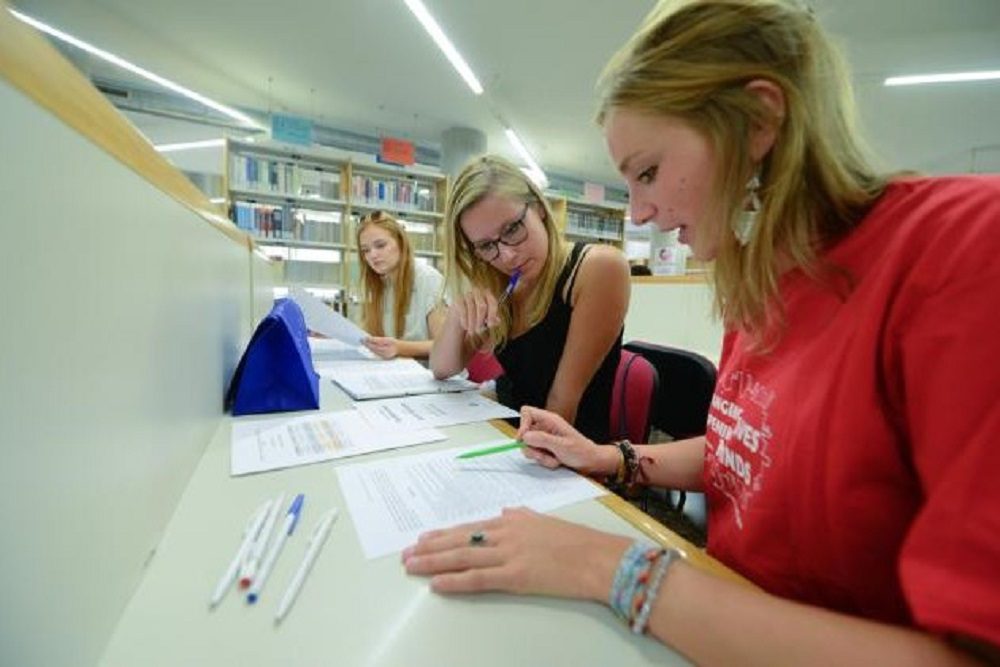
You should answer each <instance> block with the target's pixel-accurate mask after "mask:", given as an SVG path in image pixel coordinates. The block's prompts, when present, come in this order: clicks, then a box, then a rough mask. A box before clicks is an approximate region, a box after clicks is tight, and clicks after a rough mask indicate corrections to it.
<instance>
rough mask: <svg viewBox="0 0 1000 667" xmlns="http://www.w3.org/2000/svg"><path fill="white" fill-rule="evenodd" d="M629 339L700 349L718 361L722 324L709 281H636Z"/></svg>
mask: <svg viewBox="0 0 1000 667" xmlns="http://www.w3.org/2000/svg"><path fill="white" fill-rule="evenodd" d="M624 340H625V342H628V341H631V340H644V341H647V342H650V343H659V344H661V345H668V346H671V347H679V348H682V349H685V350H691V351H693V352H697V353H699V354H701V355H703V356H705V357H707V358H709V359H711V360H712V362H713V363H715V364H716V365H718V361H719V353H720V351H721V350H722V325H721V324H720V323H719V322H718V321H716V320H715V318H714V317H713V316H712V292H711V288H710V287H709V286H708V285H707V284H706V283H681V282H677V283H655V282H638V281H633V282H632V297H631V299H630V301H629V307H628V313H627V314H626V315H625V337H624Z"/></svg>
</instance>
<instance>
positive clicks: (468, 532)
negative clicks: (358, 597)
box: [403, 508, 631, 602]
mask: <svg viewBox="0 0 1000 667" xmlns="http://www.w3.org/2000/svg"><path fill="white" fill-rule="evenodd" d="M473 535H479V536H481V538H482V539H480V540H474V538H473ZM630 542H631V540H629V539H628V538H627V537H623V536H621V535H612V534H610V533H603V532H600V531H597V530H594V529H592V528H587V527H585V526H581V525H578V524H575V523H570V522H568V521H563V520H561V519H556V518H554V517H551V516H548V515H544V514H538V513H536V512H533V511H531V510H528V509H524V508H518V509H505V510H504V511H503V513H502V514H501V515H500V516H499V517H496V518H495V519H490V520H489V521H480V522H475V523H468V524H464V525H461V526H455V527H454V528H447V529H444V530H435V531H431V532H429V533H424V534H423V535H421V536H420V539H419V540H418V541H417V543H416V544H414V545H413V546H411V547H408V548H407V549H406V550H404V551H403V564H404V566H405V567H406V571H407V572H408V573H409V574H419V575H425V576H430V577H431V588H432V589H434V590H435V591H437V592H439V593H478V592H483V591H504V592H508V593H521V594H535V595H552V596H556V597H567V598H584V599H591V600H596V601H599V602H605V601H606V600H607V598H608V593H609V591H610V590H611V582H612V579H613V577H614V573H615V569H616V568H617V567H618V561H619V560H621V556H622V554H623V553H624V552H625V549H626V548H627V547H628V545H629V543H630Z"/></svg>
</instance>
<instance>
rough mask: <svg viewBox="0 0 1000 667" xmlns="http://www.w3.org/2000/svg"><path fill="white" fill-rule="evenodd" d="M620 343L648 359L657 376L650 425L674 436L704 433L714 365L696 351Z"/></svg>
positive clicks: (713, 385)
mask: <svg viewBox="0 0 1000 667" xmlns="http://www.w3.org/2000/svg"><path fill="white" fill-rule="evenodd" d="M623 347H624V348H625V349H626V350H629V351H631V352H635V353H636V354H639V355H642V356H643V357H645V358H646V359H648V360H649V361H650V362H651V363H652V364H653V366H654V367H655V368H656V373H657V375H658V376H659V380H660V383H659V392H658V395H657V399H656V406H655V407H654V408H653V415H652V419H651V422H652V425H653V426H654V427H656V428H658V429H659V430H661V431H663V432H664V433H666V434H668V435H670V436H671V437H672V438H674V440H681V439H683V438H692V437H694V436H696V435H704V434H705V423H706V422H707V420H708V406H709V404H710V403H711V402H712V393H713V392H714V391H715V379H716V370H715V365H714V364H713V363H712V362H711V361H709V360H708V359H706V358H705V357H703V356H701V355H700V354H696V353H694V352H689V351H688V350H680V349H677V348H674V347H665V346H663V345H656V344H655V343H646V342H643V341H630V342H628V343H626V344H625V345H623Z"/></svg>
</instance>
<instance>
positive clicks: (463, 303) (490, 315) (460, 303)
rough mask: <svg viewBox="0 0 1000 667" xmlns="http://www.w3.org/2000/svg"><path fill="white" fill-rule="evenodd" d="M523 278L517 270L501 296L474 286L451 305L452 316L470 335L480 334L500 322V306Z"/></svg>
mask: <svg viewBox="0 0 1000 667" xmlns="http://www.w3.org/2000/svg"><path fill="white" fill-rule="evenodd" d="M520 278H521V272H520V271H515V272H514V273H513V274H512V275H511V276H510V279H509V280H508V281H507V287H506V288H504V290H503V292H501V293H500V295H499V296H496V295H495V294H493V293H492V292H490V291H488V290H484V289H479V288H473V289H471V290H469V291H468V292H466V293H465V294H463V295H462V296H460V297H459V298H458V299H456V301H455V302H454V303H453V304H452V305H451V313H452V314H451V317H452V318H454V320H455V321H456V322H457V324H458V326H459V327H460V328H461V329H462V330H463V331H464V332H465V333H466V334H469V335H478V334H481V333H483V332H484V331H486V330H487V329H489V328H490V327H494V326H496V325H497V324H499V323H500V308H501V307H502V306H503V305H504V304H506V303H507V302H508V301H509V300H510V299H511V297H512V295H513V293H514V289H515V288H516V287H517V283H518V281H519V280H520Z"/></svg>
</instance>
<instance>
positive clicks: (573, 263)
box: [561, 243, 591, 304]
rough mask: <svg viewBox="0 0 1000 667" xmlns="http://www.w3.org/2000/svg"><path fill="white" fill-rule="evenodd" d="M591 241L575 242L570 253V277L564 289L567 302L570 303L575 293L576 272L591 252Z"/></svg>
mask: <svg viewBox="0 0 1000 667" xmlns="http://www.w3.org/2000/svg"><path fill="white" fill-rule="evenodd" d="M590 247H591V246H590V244H589V243H574V244H573V251H572V252H571V253H570V256H569V261H568V262H567V263H566V266H567V267H568V269H569V278H568V279H567V280H566V287H565V288H564V289H563V290H562V292H561V293H562V299H563V301H564V302H565V303H567V304H568V303H569V300H570V296H571V295H572V294H573V285H575V284H576V274H577V273H578V272H579V270H580V265H581V264H583V258H584V257H585V256H586V255H587V253H588V252H590Z"/></svg>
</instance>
